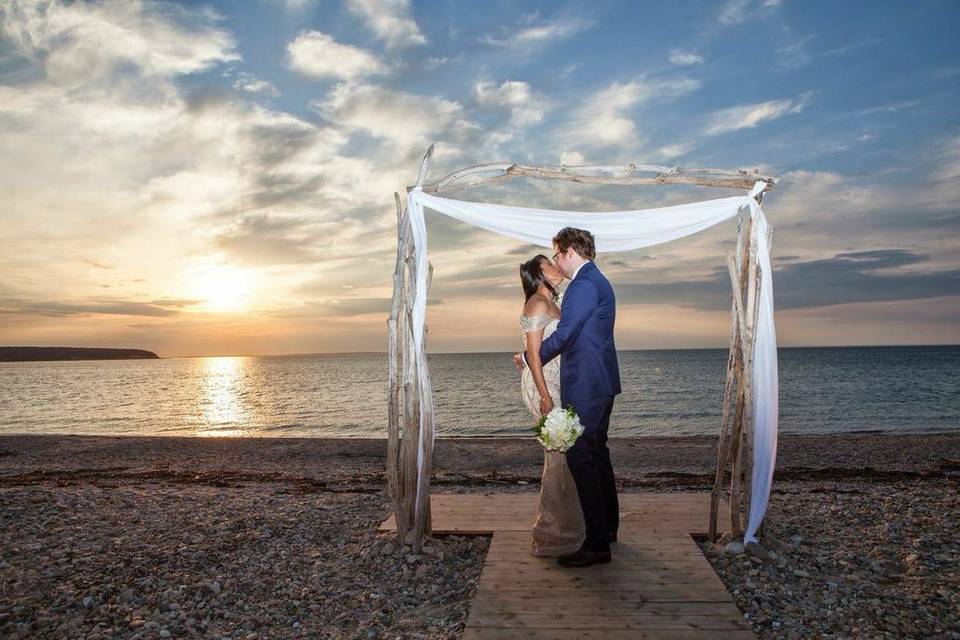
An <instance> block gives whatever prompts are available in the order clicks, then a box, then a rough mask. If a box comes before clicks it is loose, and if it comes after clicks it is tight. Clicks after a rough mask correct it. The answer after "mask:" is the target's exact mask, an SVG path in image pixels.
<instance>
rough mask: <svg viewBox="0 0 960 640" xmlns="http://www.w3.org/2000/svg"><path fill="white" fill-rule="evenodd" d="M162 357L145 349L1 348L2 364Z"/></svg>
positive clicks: (0, 359) (0, 360)
mask: <svg viewBox="0 0 960 640" xmlns="http://www.w3.org/2000/svg"><path fill="white" fill-rule="evenodd" d="M159 357H160V356H158V355H157V354H155V353H154V352H153V351H147V350H145V349H98V348H93V347H0V362H29V361H36V360H144V359H158V358H159Z"/></svg>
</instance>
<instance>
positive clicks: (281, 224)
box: [214, 214, 330, 265]
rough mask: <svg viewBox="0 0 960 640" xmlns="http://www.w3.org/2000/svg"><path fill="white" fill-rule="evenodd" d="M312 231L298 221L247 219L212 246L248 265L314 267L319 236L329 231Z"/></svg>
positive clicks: (253, 216) (264, 218)
mask: <svg viewBox="0 0 960 640" xmlns="http://www.w3.org/2000/svg"><path fill="white" fill-rule="evenodd" d="M318 226H320V227H321V228H318V229H316V230H315V231H311V229H310V225H309V223H308V222H307V221H305V220H303V219H300V218H287V219H276V218H271V217H270V216H268V215H266V214H263V215H257V214H253V215H249V216H246V217H244V218H242V219H241V220H239V221H238V222H237V223H235V224H234V225H232V227H231V228H229V229H228V230H225V231H224V232H222V233H221V234H219V235H218V236H217V237H216V238H215V240H214V243H215V246H216V247H217V248H218V249H220V250H222V251H225V252H227V253H228V254H230V255H232V256H234V257H236V258H237V259H238V260H239V261H241V262H246V263H249V264H255V265H256V264H296V263H316V262H319V261H320V260H322V258H323V256H322V255H321V254H319V253H317V248H319V247H322V246H323V244H325V243H323V242H322V234H323V232H324V231H327V232H329V231H330V229H329V228H328V229H323V228H322V225H318Z"/></svg>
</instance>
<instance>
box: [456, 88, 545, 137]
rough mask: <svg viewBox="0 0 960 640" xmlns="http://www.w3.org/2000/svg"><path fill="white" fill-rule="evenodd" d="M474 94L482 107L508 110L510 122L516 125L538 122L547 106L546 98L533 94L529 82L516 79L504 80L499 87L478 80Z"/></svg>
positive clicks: (521, 125) (524, 125)
mask: <svg viewBox="0 0 960 640" xmlns="http://www.w3.org/2000/svg"><path fill="white" fill-rule="evenodd" d="M474 95H475V96H476V99H477V103H478V104H479V105H481V106H483V107H493V108H498V109H505V110H507V111H509V112H510V120H511V123H512V124H513V125H514V126H517V127H526V126H528V125H531V124H536V123H538V122H540V121H541V120H543V116H544V114H545V113H546V110H547V108H548V104H547V101H546V99H545V98H543V97H541V96H537V95H535V94H534V93H533V91H532V89H531V88H530V84H529V83H527V82H520V81H517V80H509V81H506V82H504V83H503V84H501V85H500V86H499V87H498V86H497V85H496V84H495V83H493V82H478V83H477V84H476V85H475V86H474Z"/></svg>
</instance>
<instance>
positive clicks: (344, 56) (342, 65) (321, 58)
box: [287, 31, 387, 80]
mask: <svg viewBox="0 0 960 640" xmlns="http://www.w3.org/2000/svg"><path fill="white" fill-rule="evenodd" d="M287 57H288V59H289V62H290V67H291V68H292V69H294V70H295V71H298V72H300V73H302V74H303V75H306V76H309V77H311V78H339V79H342V80H349V79H351V78H360V77H363V76H369V75H382V74H384V73H386V72H387V67H386V65H385V64H383V63H382V62H381V61H380V60H379V59H378V58H377V57H376V56H375V55H374V54H372V53H370V52H369V51H366V50H364V49H361V48H359V47H354V46H353V45H349V44H341V43H339V42H336V41H335V40H334V39H333V37H331V36H330V35H328V34H326V33H320V32H319V31H304V32H302V33H300V34H299V35H298V36H297V37H296V39H294V40H293V41H292V42H290V43H289V44H288V45H287Z"/></svg>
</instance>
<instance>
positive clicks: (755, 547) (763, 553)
mask: <svg viewBox="0 0 960 640" xmlns="http://www.w3.org/2000/svg"><path fill="white" fill-rule="evenodd" d="M746 549H747V553H749V554H750V555H751V556H753V557H755V558H760V559H761V560H766V559H767V558H769V557H770V555H769V553H767V549H766V547H764V546H763V545H762V544H760V543H759V542H748V543H747V544H746Z"/></svg>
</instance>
